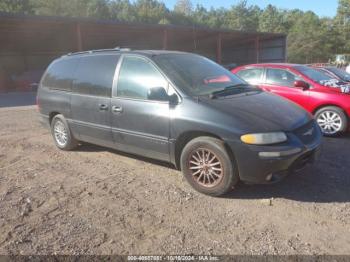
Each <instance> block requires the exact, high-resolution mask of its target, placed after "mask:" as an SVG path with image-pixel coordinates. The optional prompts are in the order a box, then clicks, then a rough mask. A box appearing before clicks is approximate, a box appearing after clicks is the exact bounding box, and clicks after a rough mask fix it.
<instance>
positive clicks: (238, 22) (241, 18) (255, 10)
mask: <svg viewBox="0 0 350 262" xmlns="http://www.w3.org/2000/svg"><path fill="white" fill-rule="evenodd" d="M260 13H261V10H260V8H259V7H258V6H248V5H247V0H241V1H240V2H239V3H238V4H237V5H234V6H232V7H231V9H229V10H228V11H227V12H226V14H225V18H224V27H226V28H229V29H234V30H246V31H257V30H258V28H259V15H260Z"/></svg>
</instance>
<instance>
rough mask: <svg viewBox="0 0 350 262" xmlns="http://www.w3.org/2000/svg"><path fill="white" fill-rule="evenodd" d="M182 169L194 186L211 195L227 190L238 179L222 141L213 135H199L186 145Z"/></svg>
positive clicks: (183, 152) (182, 155) (231, 187)
mask: <svg viewBox="0 0 350 262" xmlns="http://www.w3.org/2000/svg"><path fill="white" fill-rule="evenodd" d="M181 170H182V172H183V174H184V176H185V178H186V180H187V181H188V182H189V183H190V185H191V186H192V187H193V188H194V189H196V190H197V191H199V192H201V193H204V194H207V195H212V196H221V195H224V194H226V193H228V192H229V191H231V190H232V189H233V186H234V185H235V184H237V182H238V180H239V178H238V172H237V167H236V166H235V165H234V163H233V160H231V158H230V156H229V154H228V153H227V151H226V149H225V146H224V144H223V142H222V141H221V140H219V139H216V138H213V137H198V138H195V139H193V140H192V141H190V142H189V143H188V144H187V145H186V146H185V148H184V149H183V151H182V154H181Z"/></svg>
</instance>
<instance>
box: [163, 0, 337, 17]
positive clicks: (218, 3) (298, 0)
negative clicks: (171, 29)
mask: <svg viewBox="0 0 350 262" xmlns="http://www.w3.org/2000/svg"><path fill="white" fill-rule="evenodd" d="M163 2H164V3H165V4H166V6H167V7H169V8H171V9H172V8H173V7H174V5H175V3H176V0H163ZM191 2H192V4H193V6H196V5H197V4H200V5H203V6H204V7H206V8H210V7H215V8H218V7H230V6H231V5H234V4H237V3H238V2H239V0H192V1H191ZM248 4H252V5H258V6H260V7H261V8H264V7H266V6H267V5H268V4H272V5H274V6H277V7H279V8H286V9H295V8H298V9H301V10H304V11H308V10H311V11H313V12H315V13H316V14H318V15H319V16H331V17H332V16H335V14H336V12H337V7H338V0H248Z"/></svg>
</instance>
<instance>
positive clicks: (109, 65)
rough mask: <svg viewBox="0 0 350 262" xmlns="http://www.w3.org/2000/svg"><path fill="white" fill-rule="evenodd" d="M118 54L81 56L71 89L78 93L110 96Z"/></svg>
mask: <svg viewBox="0 0 350 262" xmlns="http://www.w3.org/2000/svg"><path fill="white" fill-rule="evenodd" d="M118 59H119V55H92V56H86V57H82V58H81V59H80V62H79V66H78V69H77V71H76V74H75V80H74V86H73V91H74V92H76V93H78V94H85V95H94V96H106V97H110V96H111V90H112V85H113V79H114V74H115V70H116V67H117V63H118Z"/></svg>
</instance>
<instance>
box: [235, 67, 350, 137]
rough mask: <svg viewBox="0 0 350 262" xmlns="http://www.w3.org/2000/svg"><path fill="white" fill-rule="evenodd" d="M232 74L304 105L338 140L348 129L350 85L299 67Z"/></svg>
mask: <svg viewBox="0 0 350 262" xmlns="http://www.w3.org/2000/svg"><path fill="white" fill-rule="evenodd" d="M231 72H232V73H234V74H237V75H238V76H239V77H241V78H243V79H244V80H245V81H246V82H248V83H250V84H253V85H257V86H259V87H260V88H262V89H263V90H265V91H268V92H272V93H275V94H277V95H280V96H282V97H285V98H287V99H290V100H292V101H293V102H295V103H297V104H299V105H301V106H302V107H304V108H305V109H306V110H307V111H309V112H311V113H312V114H314V115H315V118H316V120H317V122H318V124H319V126H320V127H321V129H322V131H323V133H324V134H325V135H327V136H336V135H339V134H340V133H342V132H345V131H346V130H347V129H348V119H349V117H350V85H349V83H345V82H341V81H339V80H338V79H333V78H332V77H330V76H328V75H326V74H324V73H322V72H319V71H317V70H315V69H312V68H310V67H307V66H304V65H297V64H253V65H246V66H241V67H238V68H235V69H233V70H231ZM276 110H278V108H276Z"/></svg>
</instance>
